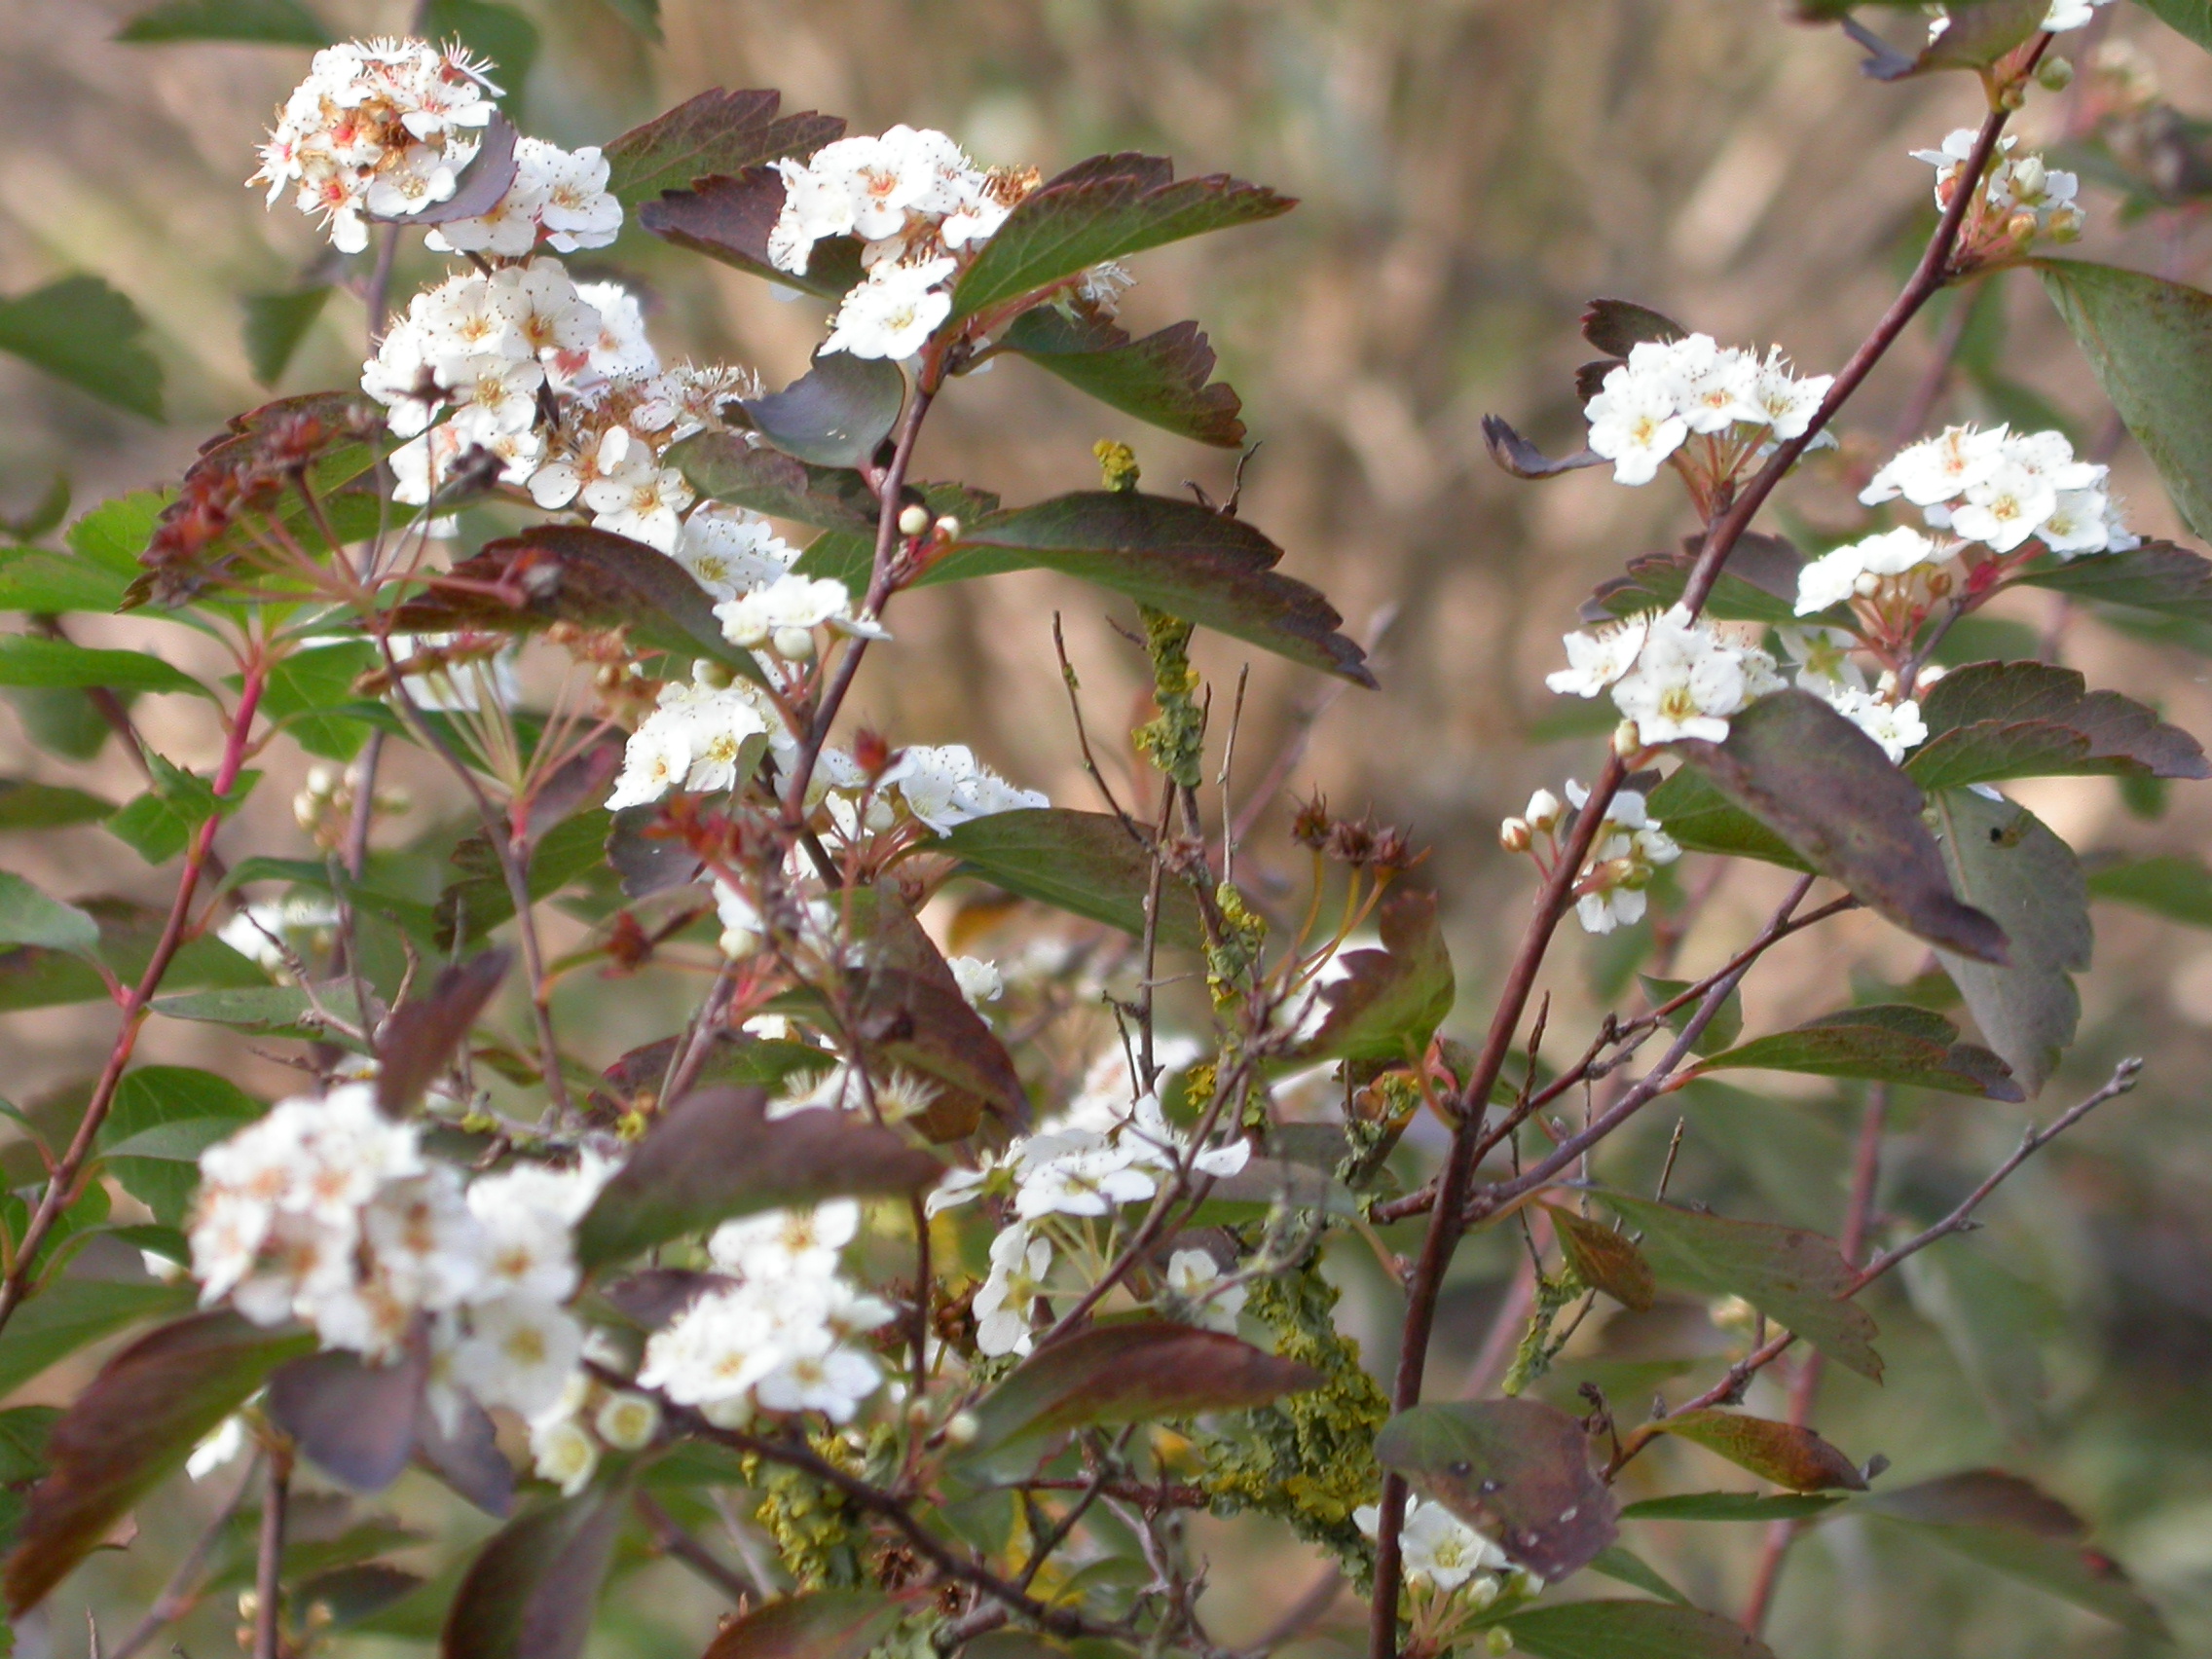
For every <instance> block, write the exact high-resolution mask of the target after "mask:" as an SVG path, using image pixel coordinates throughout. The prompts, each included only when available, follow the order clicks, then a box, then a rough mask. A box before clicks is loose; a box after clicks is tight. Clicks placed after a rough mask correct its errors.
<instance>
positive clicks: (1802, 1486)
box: [1658, 1408, 1866, 1492]
mask: <svg viewBox="0 0 2212 1659" xmlns="http://www.w3.org/2000/svg"><path fill="white" fill-rule="evenodd" d="M1658 1427H1659V1430H1660V1432H1661V1433H1663V1434H1672V1435H1675V1436H1676V1437H1677V1438H1678V1439H1682V1440H1687V1441H1689V1442H1691V1443H1692V1444H1693V1445H1697V1446H1702V1447H1704V1448H1705V1449H1706V1450H1707V1451H1708V1452H1714V1453H1717V1454H1718V1455H1719V1456H1723V1457H1725V1458H1727V1459H1728V1461H1730V1462H1731V1463H1734V1464H1736V1465H1737V1466H1738V1467H1740V1468H1745V1469H1749V1470H1751V1473H1752V1474H1754V1475H1757V1476H1759V1477H1760V1478H1761V1479H1763V1480H1770V1481H1772V1482H1774V1484H1775V1485H1776V1486H1783V1487H1788V1488H1789V1489H1790V1491H1792V1492H1826V1491H1830V1490H1832V1489H1834V1488H1838V1487H1840V1488H1842V1489H1843V1490H1845V1491H1846V1492H1864V1491H1865V1490H1866V1477H1865V1476H1863V1475H1862V1474H1861V1473H1860V1472H1859V1466H1858V1465H1857V1464H1855V1463H1854V1462H1852V1460H1851V1459H1850V1458H1849V1457H1846V1456H1844V1455H1843V1454H1842V1453H1841V1452H1838V1451H1837V1450H1836V1449H1835V1448H1834V1447H1833V1446H1830V1445H1829V1444H1828V1443H1827V1442H1826V1441H1825V1440H1823V1439H1822V1438H1821V1437H1820V1436H1819V1435H1817V1434H1815V1433H1814V1432H1813V1431H1812V1430H1811V1429H1809V1428H1800V1427H1798V1426H1797V1425H1796V1424H1795V1423H1788V1422H1773V1421H1770V1420H1769V1419H1765V1418H1755V1417H1746V1416H1745V1415H1744V1414H1743V1413H1741V1412H1722V1411H1714V1410H1712V1409H1710V1408H1705V1409H1700V1410H1697V1411H1687V1412H1677V1413H1676V1414H1675V1415H1674V1416H1673V1417H1670V1418H1664V1419H1661V1420H1660V1422H1659V1424H1658Z"/></svg>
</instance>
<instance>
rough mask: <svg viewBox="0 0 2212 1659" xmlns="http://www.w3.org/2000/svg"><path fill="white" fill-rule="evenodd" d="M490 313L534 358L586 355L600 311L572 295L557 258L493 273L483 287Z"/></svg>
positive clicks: (564, 269) (596, 335) (597, 330)
mask: <svg viewBox="0 0 2212 1659" xmlns="http://www.w3.org/2000/svg"><path fill="white" fill-rule="evenodd" d="M486 289H487V293H488V297H489V299H490V302H491V305H492V309H493V310H494V311H496V312H497V313H498V314H499V315H500V316H501V317H503V318H505V319H506V321H507V323H508V324H509V325H510V326H511V327H512V328H513V329H514V331H515V334H516V336H517V337H518V338H519V339H520V341H521V343H522V345H523V346H524V347H525V348H526V349H527V350H529V351H530V352H531V353H532V354H534V355H541V356H542V355H549V354H553V353H558V352H578V351H582V352H588V351H589V350H590V349H591V346H592V344H593V342H595V341H596V340H597V339H598V338H599V335H600V328H601V323H600V317H599V313H598V312H596V311H594V310H593V309H592V307H591V303H590V302H589V301H588V300H586V299H585V298H584V297H583V296H582V295H581V294H579V293H578V292H577V291H576V285H575V283H574V282H573V281H571V279H570V277H569V272H568V268H567V267H566V266H564V265H563V264H562V263H561V262H560V261H559V260H557V259H545V258H538V259H534V260H532V261H531V262H530V263H529V264H528V265H510V266H508V267H507V268H506V269H505V270H503V271H496V272H494V273H493V274H492V276H491V278H490V280H489V281H488V282H487V283H486Z"/></svg>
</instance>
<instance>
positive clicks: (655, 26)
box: [607, 0, 660, 46]
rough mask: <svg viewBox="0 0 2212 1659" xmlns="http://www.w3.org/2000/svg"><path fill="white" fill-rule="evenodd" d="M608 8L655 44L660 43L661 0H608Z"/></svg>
mask: <svg viewBox="0 0 2212 1659" xmlns="http://www.w3.org/2000/svg"><path fill="white" fill-rule="evenodd" d="M607 9H608V11H609V12H612V13H613V14H614V15H615V16H616V17H617V18H621V19H622V20H623V22H625V23H627V24H628V25H629V26H630V28H631V29H633V30H634V31H635V32H637V33H638V34H641V35H643V36H644V37H645V39H647V40H649V41H651V42H652V43H653V44H654V45H655V46H658V45H659V44H660V0H607Z"/></svg>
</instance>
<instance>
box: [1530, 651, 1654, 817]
mask: <svg viewBox="0 0 2212 1659" xmlns="http://www.w3.org/2000/svg"><path fill="white" fill-rule="evenodd" d="M1650 631H1651V617H1650V616H1649V615H1648V614H1645V615H1641V616H1631V617H1629V618H1627V619H1626V620H1625V621H1620V622H1614V623H1610V624H1608V625H1606V626H1604V627H1602V628H1600V629H1598V630H1597V631H1596V632H1594V633H1588V634H1569V635H1567V638H1566V642H1565V643H1566V645H1567V667H1566V668H1564V669H1562V670H1561V671H1560V672H1559V673H1557V674H1549V675H1546V676H1545V677H1544V683H1545V684H1546V685H1548V686H1550V687H1551V689H1552V690H1554V691H1555V692H1557V693H1558V694H1559V695H1561V696H1562V697H1595V696H1597V695H1598V693H1599V692H1601V691H1603V690H1604V689H1605V687H1606V686H1608V685H1610V684H1612V683H1613V682H1614V681H1616V680H1618V679H1620V677H1621V676H1622V675H1624V674H1626V673H1627V672H1628V671H1629V670H1630V668H1632V667H1633V666H1635V663H1636V656H1637V653H1638V652H1639V651H1641V650H1642V649H1643V641H1644V637H1645V636H1646V635H1647V634H1649V633H1650ZM1555 804H1556V803H1555ZM1534 810H1535V802H1534V801H1530V819H1529V822H1530V824H1535V823H1536V819H1535V817H1534V816H1533V813H1534ZM1539 828H1541V826H1539Z"/></svg>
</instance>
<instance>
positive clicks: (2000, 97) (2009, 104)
mask: <svg viewBox="0 0 2212 1659" xmlns="http://www.w3.org/2000/svg"><path fill="white" fill-rule="evenodd" d="M2027 101H2028V89H2027V87H2026V85H2025V84H2024V83H2022V82H2019V81H2014V82H2013V83H2012V84H2011V85H2010V86H2009V87H2007V88H2006V89H2005V90H2004V91H2003V92H1999V93H1998V94H1997V107H1998V108H1999V109H2003V110H2016V109H2023V108H2025V107H2026V105H2027Z"/></svg>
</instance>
